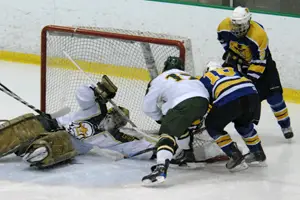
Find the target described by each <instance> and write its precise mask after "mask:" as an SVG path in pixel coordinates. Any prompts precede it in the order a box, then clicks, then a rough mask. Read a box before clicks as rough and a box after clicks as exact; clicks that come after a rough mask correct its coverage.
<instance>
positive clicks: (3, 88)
mask: <svg viewBox="0 0 300 200" xmlns="http://www.w3.org/2000/svg"><path fill="white" fill-rule="evenodd" d="M0 86H1V87H0V91H2V92H3V93H5V94H7V95H8V96H10V97H12V98H14V99H15V100H17V101H19V102H21V103H22V104H24V105H25V106H27V107H29V108H30V109H32V110H34V111H35V112H37V113H38V114H40V115H42V116H45V115H46V113H45V112H43V111H41V110H40V109H37V108H36V107H34V106H33V105H31V104H29V103H28V102H27V101H25V100H24V99H22V98H21V97H20V96H18V95H17V94H16V93H14V92H13V91H11V90H10V89H9V88H7V87H6V86H5V85H3V84H2V83H0ZM70 111H71V109H70V108H69V107H64V108H62V109H60V110H58V111H57V112H55V113H52V114H50V116H51V117H52V118H56V117H59V116H62V115H65V114H67V113H69V112H70Z"/></svg>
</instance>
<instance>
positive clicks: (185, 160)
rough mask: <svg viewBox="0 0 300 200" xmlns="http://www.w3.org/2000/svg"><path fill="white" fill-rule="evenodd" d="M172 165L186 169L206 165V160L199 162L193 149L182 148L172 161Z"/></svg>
mask: <svg viewBox="0 0 300 200" xmlns="http://www.w3.org/2000/svg"><path fill="white" fill-rule="evenodd" d="M170 166H172V167H179V168H184V169H186V168H187V169H188V168H191V169H195V168H199V167H204V166H205V162H197V161H196V159H195V155H194V151H193V149H188V150H181V151H180V153H179V154H178V155H177V156H176V157H174V158H173V159H172V160H171V161H170Z"/></svg>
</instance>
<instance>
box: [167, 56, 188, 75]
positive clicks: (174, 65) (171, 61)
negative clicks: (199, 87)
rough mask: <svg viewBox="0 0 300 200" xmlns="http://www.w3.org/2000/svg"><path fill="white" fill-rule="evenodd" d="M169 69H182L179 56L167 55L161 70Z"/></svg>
mask: <svg viewBox="0 0 300 200" xmlns="http://www.w3.org/2000/svg"><path fill="white" fill-rule="evenodd" d="M170 69H179V70H182V71H184V65H183V61H182V60H181V58H179V57H175V56H169V57H168V59H167V60H166V62H165V67H164V69H163V72H164V71H167V70H170Z"/></svg>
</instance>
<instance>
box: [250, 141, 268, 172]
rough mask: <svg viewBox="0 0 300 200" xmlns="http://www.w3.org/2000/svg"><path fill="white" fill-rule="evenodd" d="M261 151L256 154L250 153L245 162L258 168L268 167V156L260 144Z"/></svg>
mask: <svg viewBox="0 0 300 200" xmlns="http://www.w3.org/2000/svg"><path fill="white" fill-rule="evenodd" d="M259 145H260V147H259V150H258V151H255V152H250V153H249V154H247V155H246V156H245V161H246V163H247V164H248V165H249V166H254V167H255V166H257V167H266V166H267V163H266V162H265V161H266V155H265V152H264V150H263V149H262V147H261V144H259Z"/></svg>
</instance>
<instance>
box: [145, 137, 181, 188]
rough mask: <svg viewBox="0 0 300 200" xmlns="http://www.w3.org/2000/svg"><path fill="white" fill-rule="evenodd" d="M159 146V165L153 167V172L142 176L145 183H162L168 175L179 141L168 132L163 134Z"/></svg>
mask: <svg viewBox="0 0 300 200" xmlns="http://www.w3.org/2000/svg"><path fill="white" fill-rule="evenodd" d="M156 146H157V154H156V156H157V165H154V166H152V167H151V173H150V174H149V175H147V176H144V177H143V178H142V182H143V184H144V185H153V184H157V183H162V182H164V181H165V179H166V177H167V170H168V167H169V161H170V160H171V159H172V157H173V155H174V152H175V151H176V149H177V143H176V140H175V138H174V137H172V136H170V135H168V134H161V136H160V139H159V141H158V142H157V144H156Z"/></svg>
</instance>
